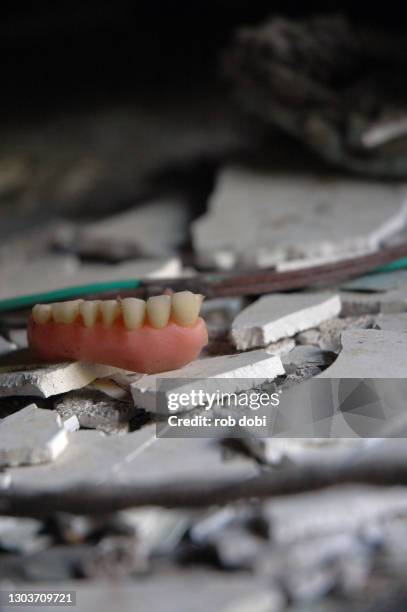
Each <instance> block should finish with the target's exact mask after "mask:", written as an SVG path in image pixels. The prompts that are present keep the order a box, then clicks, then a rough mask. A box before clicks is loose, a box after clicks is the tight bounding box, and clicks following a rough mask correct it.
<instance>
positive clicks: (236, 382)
mask: <svg viewBox="0 0 407 612" xmlns="http://www.w3.org/2000/svg"><path fill="white" fill-rule="evenodd" d="M282 374H284V367H283V365H282V363H281V359H280V357H279V356H278V355H269V354H268V353H267V352H266V351H263V350H258V351H251V352H249V353H240V354H236V355H224V356H219V357H207V358H205V359H199V360H198V361H194V362H193V363H190V364H189V365H187V366H184V367H183V368H181V369H179V370H173V371H171V372H164V373H162V374H156V375H154V374H153V375H145V376H142V377H141V378H139V379H138V380H137V381H136V382H134V383H132V384H131V385H130V387H131V393H132V395H133V400H134V403H135V405H136V406H138V407H140V408H144V409H145V410H148V411H150V412H156V411H157V410H158V393H157V391H158V383H159V381H163V382H164V383H165V381H169V386H168V387H167V388H165V389H163V390H161V392H160V397H161V396H163V398H164V403H167V401H168V394H169V393H175V392H177V393H182V392H188V389H192V388H198V387H199V389H200V390H202V392H208V393H210V392H215V391H217V390H219V391H220V392H223V393H238V392H240V391H245V390H249V389H251V388H252V387H254V386H258V385H259V384H260V383H261V382H266V381H271V380H274V379H275V378H276V377H277V376H280V375H282ZM178 379H179V384H174V383H177V381H178ZM191 379H197V381H199V382H195V383H192V382H191ZM163 407H164V406H163ZM185 408H186V409H189V408H191V406H188V407H185Z"/></svg>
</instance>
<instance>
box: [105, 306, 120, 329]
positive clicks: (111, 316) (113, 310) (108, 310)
mask: <svg viewBox="0 0 407 612" xmlns="http://www.w3.org/2000/svg"><path fill="white" fill-rule="evenodd" d="M100 310H101V312H102V319H103V325H104V326H105V327H111V326H112V325H113V323H114V322H115V320H116V319H117V317H118V316H119V314H120V304H119V302H117V301H116V300H102V301H101V302H100Z"/></svg>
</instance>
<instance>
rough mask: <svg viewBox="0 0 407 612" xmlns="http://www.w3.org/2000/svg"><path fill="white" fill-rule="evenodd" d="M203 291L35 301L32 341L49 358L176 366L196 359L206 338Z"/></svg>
mask: <svg viewBox="0 0 407 612" xmlns="http://www.w3.org/2000/svg"><path fill="white" fill-rule="evenodd" d="M202 300H203V296H201V295H198V294H193V293H191V292H189V291H181V292H179V293H174V294H173V295H158V296H154V297H150V298H149V299H148V300H147V302H145V301H144V300H140V299H138V298H131V297H129V298H124V299H118V300H95V301H86V300H74V301H69V302H58V303H55V304H36V305H35V306H34V307H33V309H32V313H31V315H30V317H29V321H28V341H29V345H30V347H31V349H32V350H33V351H34V353H35V354H36V356H37V357H38V358H40V359H43V360H46V361H57V360H77V361H91V362H96V363H103V364H107V365H112V366H116V367H118V368H123V369H125V370H131V371H134V372H143V373H147V374H155V373H158V372H164V371H168V370H175V369H178V368H180V367H182V366H183V365H185V364H187V363H189V362H190V361H193V360H194V359H196V357H197V356H198V355H199V353H200V351H201V349H202V348H203V347H204V346H205V345H206V344H207V342H208V333H207V329H206V325H205V322H204V321H203V320H202V319H201V318H200V317H199V311H200V308H201V304H202Z"/></svg>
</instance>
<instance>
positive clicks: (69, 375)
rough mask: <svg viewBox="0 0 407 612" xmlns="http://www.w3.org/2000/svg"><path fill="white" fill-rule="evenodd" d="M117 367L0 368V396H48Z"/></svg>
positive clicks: (94, 365)
mask: <svg viewBox="0 0 407 612" xmlns="http://www.w3.org/2000/svg"><path fill="white" fill-rule="evenodd" d="M117 371H118V370H117V368H114V367H112V366H105V365H101V364H97V363H81V362H73V363H58V364H52V365H44V366H43V367H41V366H40V365H33V366H31V367H30V366H28V365H25V366H22V367H19V368H14V369H11V368H7V367H4V368H0V397H8V396H12V395H29V396H35V397H50V396H52V395H58V394H59V393H66V392H67V391H72V390H73V389H80V388H82V387H85V386H86V385H87V384H89V383H90V382H92V381H93V380H95V378H103V377H106V376H109V375H111V374H114V373H115V372H117Z"/></svg>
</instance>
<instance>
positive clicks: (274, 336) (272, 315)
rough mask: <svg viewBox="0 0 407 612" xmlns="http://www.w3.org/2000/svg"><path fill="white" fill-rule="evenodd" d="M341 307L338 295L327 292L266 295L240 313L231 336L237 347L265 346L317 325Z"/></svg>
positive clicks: (233, 325)
mask: <svg viewBox="0 0 407 612" xmlns="http://www.w3.org/2000/svg"><path fill="white" fill-rule="evenodd" d="M340 310H341V302H340V299H339V297H338V296H337V295H332V294H328V293H296V294H293V293H291V294H283V293H281V294H278V293H274V294H272V295H265V296H263V297H261V298H259V299H258V300H256V302H254V303H253V304H252V305H251V306H248V307H247V308H245V309H244V310H243V311H242V312H241V313H240V314H238V315H237V317H236V318H235V320H234V321H233V323H232V329H231V336H232V339H233V342H234V344H235V346H236V348H237V349H238V350H247V349H250V348H255V347H264V346H267V345H268V344H270V343H272V342H277V341H278V340H281V339H282V338H286V337H292V336H294V335H295V334H297V333H298V332H301V331H304V330H305V329H309V328H311V327H315V326H317V325H319V324H320V323H322V322H323V321H326V320H327V319H331V318H332V317H335V316H337V315H338V314H339V312H340Z"/></svg>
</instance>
